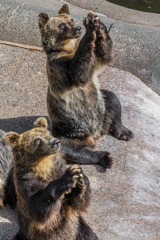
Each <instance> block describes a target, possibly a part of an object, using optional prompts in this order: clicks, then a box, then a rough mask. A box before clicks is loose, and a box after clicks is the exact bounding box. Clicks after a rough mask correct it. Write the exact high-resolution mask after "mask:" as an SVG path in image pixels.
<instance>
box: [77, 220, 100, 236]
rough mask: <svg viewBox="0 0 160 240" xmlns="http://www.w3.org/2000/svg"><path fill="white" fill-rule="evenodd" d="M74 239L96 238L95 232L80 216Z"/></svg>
mask: <svg viewBox="0 0 160 240" xmlns="http://www.w3.org/2000/svg"><path fill="white" fill-rule="evenodd" d="M76 240H98V237H97V236H96V234H95V233H94V232H93V231H92V229H91V228H90V226H89V225H88V224H87V223H86V222H85V221H84V219H83V218H82V217H79V228H78V234H77V237H76Z"/></svg>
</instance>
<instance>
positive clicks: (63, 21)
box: [38, 4, 81, 53]
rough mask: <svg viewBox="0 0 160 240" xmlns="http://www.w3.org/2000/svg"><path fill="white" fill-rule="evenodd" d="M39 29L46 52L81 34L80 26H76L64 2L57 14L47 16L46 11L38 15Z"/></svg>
mask: <svg viewBox="0 0 160 240" xmlns="http://www.w3.org/2000/svg"><path fill="white" fill-rule="evenodd" d="M38 22H39V29H40V32H41V36H42V45H43V48H44V50H45V52H46V53H50V52H52V51H53V50H59V49H58V48H59V47H60V46H61V47H62V45H63V42H65V41H66V40H71V39H76V38H79V37H80V36H81V27H80V26H77V24H76V22H75V20H74V19H73V18H72V17H71V15H70V12H69V5H68V4H64V5H63V6H62V7H61V9H60V10H59V11H58V15H56V16H54V17H51V18H50V17H49V16H48V14H47V13H39V15H38Z"/></svg>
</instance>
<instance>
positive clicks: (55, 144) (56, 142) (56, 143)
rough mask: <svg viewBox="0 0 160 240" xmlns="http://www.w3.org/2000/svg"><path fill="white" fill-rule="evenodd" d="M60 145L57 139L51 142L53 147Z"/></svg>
mask: <svg viewBox="0 0 160 240" xmlns="http://www.w3.org/2000/svg"><path fill="white" fill-rule="evenodd" d="M59 145H60V140H59V139H56V140H55V141H54V142H53V146H54V147H58V146H59Z"/></svg>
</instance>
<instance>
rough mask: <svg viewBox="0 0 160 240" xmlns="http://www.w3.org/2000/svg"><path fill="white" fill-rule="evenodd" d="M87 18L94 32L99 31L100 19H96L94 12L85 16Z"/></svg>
mask: <svg viewBox="0 0 160 240" xmlns="http://www.w3.org/2000/svg"><path fill="white" fill-rule="evenodd" d="M87 18H88V19H89V20H90V21H91V23H92V24H93V26H94V27H95V30H96V31H97V30H99V23H100V19H99V18H98V17H97V15H96V14H95V13H94V12H92V11H90V12H89V13H88V15H87Z"/></svg>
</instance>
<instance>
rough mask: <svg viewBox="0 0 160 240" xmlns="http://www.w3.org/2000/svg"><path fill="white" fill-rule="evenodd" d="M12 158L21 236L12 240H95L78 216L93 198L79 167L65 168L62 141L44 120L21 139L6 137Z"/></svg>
mask: <svg viewBox="0 0 160 240" xmlns="http://www.w3.org/2000/svg"><path fill="white" fill-rule="evenodd" d="M5 141H6V142H7V143H9V144H10V145H11V147H12V151H13V156H14V169H13V171H14V182H15V185H16V193H17V201H18V204H17V211H18V224H19V232H18V234H17V235H16V236H15V237H14V238H13V239H14V240H51V239H52V240H53V239H55V240H98V238H97V236H96V235H95V233H94V232H93V231H92V230H91V228H90V227H89V226H88V225H87V223H86V222H85V221H84V219H83V218H82V216H81V213H82V212H84V211H86V208H87V207H88V205H89V203H90V199H91V190H90V185H89V180H88V178H87V177H86V176H85V175H84V174H83V172H82V169H81V168H80V167H79V166H78V165H73V166H71V167H69V168H66V165H65V163H64V160H63V159H62V157H61V155H60V154H59V152H58V150H59V146H60V141H59V140H58V139H56V138H54V137H52V135H51V133H50V132H49V131H48V130H47V122H46V119H45V118H39V119H37V120H36V121H35V123H34V128H33V129H32V130H30V131H28V132H24V133H23V134H21V135H19V134H17V133H15V132H10V133H7V134H6V137H5Z"/></svg>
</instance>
